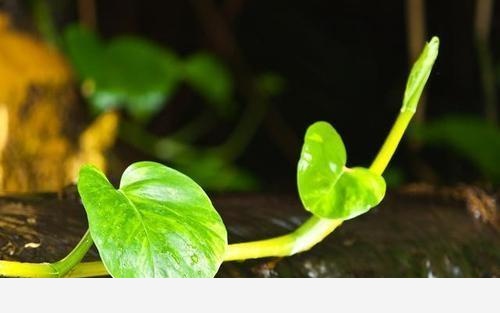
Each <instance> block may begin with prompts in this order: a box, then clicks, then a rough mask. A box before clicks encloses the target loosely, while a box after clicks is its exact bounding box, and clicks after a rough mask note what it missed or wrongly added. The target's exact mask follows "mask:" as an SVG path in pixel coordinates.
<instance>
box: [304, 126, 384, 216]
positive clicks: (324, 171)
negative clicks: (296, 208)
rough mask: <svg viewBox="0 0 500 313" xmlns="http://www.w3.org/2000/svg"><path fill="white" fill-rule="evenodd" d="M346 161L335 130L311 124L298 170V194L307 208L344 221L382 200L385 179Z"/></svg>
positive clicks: (342, 144) (340, 141)
mask: <svg viewBox="0 0 500 313" xmlns="http://www.w3.org/2000/svg"><path fill="white" fill-rule="evenodd" d="M345 164H346V151H345V147H344V143H343V142H342V139H341V138H340V135H339V134H338V133H337V132H336V131H335V129H334V128H333V127H332V126H331V125H330V124H328V123H327V122H316V123H314V124H313V125H311V126H310V127H309V128H308V129H307V132H306V136H305V142H304V145H303V147H302V153H301V155H300V161H299V164H298V169H297V182H298V188H299V195H300V199H301V200H302V204H303V205H304V207H305V208H306V210H308V211H310V212H311V213H313V214H314V215H317V216H319V217H323V218H330V219H343V220H346V219H350V218H353V217H356V216H358V215H360V214H363V213H365V212H367V211H368V210H370V209H371V208H372V207H374V206H376V205H377V204H379V203H380V201H382V199H383V198H384V195H385V188H386V186H385V181H384V178H383V177H382V176H380V175H376V174H374V173H372V172H371V171H370V170H368V169H366V168H361V167H355V168H352V169H349V168H347V167H345Z"/></svg>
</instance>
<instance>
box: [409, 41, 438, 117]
mask: <svg viewBox="0 0 500 313" xmlns="http://www.w3.org/2000/svg"><path fill="white" fill-rule="evenodd" d="M438 50H439V39H438V37H432V39H431V41H430V42H428V43H426V44H425V47H424V50H423V51H422V53H421V54H420V57H419V58H418V60H417V61H416V62H415V64H413V67H412V69H411V72H410V75H409V76H408V81H407V83H406V89H405V95H404V99H403V106H402V108H401V112H406V111H410V112H415V110H416V109H417V105H418V100H419V99H420V95H421V94H422V91H423V90H424V87H425V83H426V82H427V79H428V78H429V75H430V74H431V70H432V66H433V65H434V61H436V58H437V55H438Z"/></svg>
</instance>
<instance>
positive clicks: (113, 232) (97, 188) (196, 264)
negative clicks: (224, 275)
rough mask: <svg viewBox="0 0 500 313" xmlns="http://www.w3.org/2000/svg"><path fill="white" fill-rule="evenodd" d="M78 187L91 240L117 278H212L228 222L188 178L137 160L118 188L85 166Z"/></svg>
mask: <svg viewBox="0 0 500 313" xmlns="http://www.w3.org/2000/svg"><path fill="white" fill-rule="evenodd" d="M78 191H79V193H80V195H81V198H82V201H83V205H84V206H85V210H86V212H87V216H88V220H89V228H90V233H91V235H92V238H93V239H94V242H95V244H96V246H97V248H98V250H99V254H100V256H101V258H102V261H103V262H104V265H105V266H106V269H107V270H108V271H109V273H110V274H111V275H112V276H114V277H213V276H214V275H215V274H216V272H217V270H218V268H219V266H220V264H221V263H222V261H223V257H224V253H225V249H226V246H227V234H226V229H225V227H224V224H223V222H222V220H221V218H220V216H219V215H218V214H217V212H216V211H215V209H214V208H213V206H212V203H211V202H210V199H209V198H208V197H207V195H206V194H205V192H204V191H203V190H202V189H201V187H199V186H198V185H197V184H196V183H195V182H194V181H193V180H191V179H190V178H189V177H187V176H185V175H184V174H181V173H180V172H178V171H176V170H173V169H171V168H169V167H166V166H164V165H161V164H159V163H155V162H138V163H134V164H132V165H131V166H129V167H128V168H127V169H126V170H125V172H124V173H123V176H122V179H121V183H120V188H119V189H118V190H117V189H115V188H114V187H113V186H112V185H111V184H110V183H109V181H108V180H107V179H106V177H105V176H104V175H103V174H102V173H101V172H100V171H99V170H98V169H96V168H95V167H93V166H84V167H82V169H81V170H80V176H79V179H78Z"/></svg>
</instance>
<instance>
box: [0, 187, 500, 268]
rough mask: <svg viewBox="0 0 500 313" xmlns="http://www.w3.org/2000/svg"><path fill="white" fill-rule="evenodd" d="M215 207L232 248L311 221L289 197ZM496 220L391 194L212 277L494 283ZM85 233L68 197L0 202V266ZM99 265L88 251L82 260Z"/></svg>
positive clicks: (233, 199)
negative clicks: (304, 243) (316, 233)
mask: <svg viewBox="0 0 500 313" xmlns="http://www.w3.org/2000/svg"><path fill="white" fill-rule="evenodd" d="M461 194H466V192H464V191H463V190H462V191H461V192H459V195H461ZM455 195H456V194H455ZM491 199H494V198H491ZM213 200H214V201H213V202H214V205H215V207H216V208H217V209H218V211H219V212H220V214H221V215H222V217H223V220H224V222H225V224H226V226H227V228H228V232H229V241H230V242H231V243H233V242H241V241H248V240H256V239H264V238H267V237H270V236H276V235H282V234H285V233H287V232H289V231H291V230H293V229H295V228H296V227H297V226H298V225H299V224H300V223H301V222H302V221H304V220H305V219H306V218H307V217H308V213H306V212H305V211H303V210H302V208H301V206H300V204H299V202H298V200H297V198H296V197H295V196H287V195H285V196H277V195H272V196H271V195H261V194H257V195H256V194H246V195H220V196H216V197H213ZM494 200H495V199H494ZM496 212H497V208H496V207H494V208H490V209H489V211H488V216H489V217H490V219H488V220H485V219H484V218H483V217H484V214H483V215H478V214H477V212H476V213H475V211H473V210H471V208H470V203H469V202H468V201H467V198H464V199H460V196H458V197H456V196H453V197H451V196H446V195H445V194H443V193H421V192H420V193H418V192H417V193H416V192H414V191H408V190H407V191H399V192H392V193H389V195H388V196H387V197H386V199H385V200H384V201H383V203H382V204H381V205H380V206H379V207H377V208H375V209H374V210H372V211H371V212H369V213H367V214H365V215H363V216H360V217H357V218H355V219H353V220H351V221H347V222H345V223H344V224H343V225H342V226H341V227H340V228H339V229H337V230H336V231H335V232H334V233H333V234H332V235H330V236H329V237H327V238H326V239H325V240H324V241H323V242H321V243H320V244H318V245H317V246H315V247H313V248H312V249H311V250H310V251H307V252H304V253H300V254H297V255H295V256H292V257H287V258H267V259H260V260H248V261H244V262H227V263H224V264H223V265H222V267H221V269H220V271H219V273H218V275H217V276H218V277H498V276H500V232H499V231H498V228H497V226H498V224H495V223H498V215H497V213H496ZM492 216H493V217H492ZM495 225H496V226H495ZM85 229H86V218H85V214H84V210H83V207H82V206H81V205H80V203H79V201H78V199H77V197H75V195H74V194H73V193H72V192H68V193H66V194H64V195H60V196H57V195H54V194H46V195H38V196H34V197H3V198H0V258H1V259H4V260H20V261H29V262H47V261H48V262H52V261H56V260H58V259H60V258H62V257H64V256H65V255H66V254H67V253H68V252H69V251H70V250H71V249H72V248H73V247H74V245H75V244H76V243H77V242H78V240H79V239H80V237H81V236H82V235H83V233H84V232H85ZM96 259H98V254H97V252H96V250H95V249H94V248H93V249H92V251H91V252H90V253H89V254H88V255H87V257H86V260H96Z"/></svg>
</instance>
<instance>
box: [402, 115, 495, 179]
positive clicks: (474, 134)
mask: <svg viewBox="0 0 500 313" xmlns="http://www.w3.org/2000/svg"><path fill="white" fill-rule="evenodd" d="M411 134H412V137H414V138H415V139H417V140H420V141H422V142H423V143H425V144H427V145H432V146H439V147H446V148H449V149H452V150H453V151H454V152H455V153H456V155H457V157H461V158H465V159H467V160H469V161H470V162H472V163H473V164H474V165H475V166H476V167H477V168H478V169H479V170H480V171H481V173H482V174H483V176H484V177H486V178H488V179H490V180H492V181H493V182H495V183H500V130H499V129H498V127H496V126H494V125H491V124H489V123H487V122H485V121H484V119H480V118H475V117H473V116H446V117H443V118H441V119H438V120H434V121H431V122H428V123H426V124H425V125H422V126H416V127H414V129H413V130H412V132H411Z"/></svg>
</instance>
